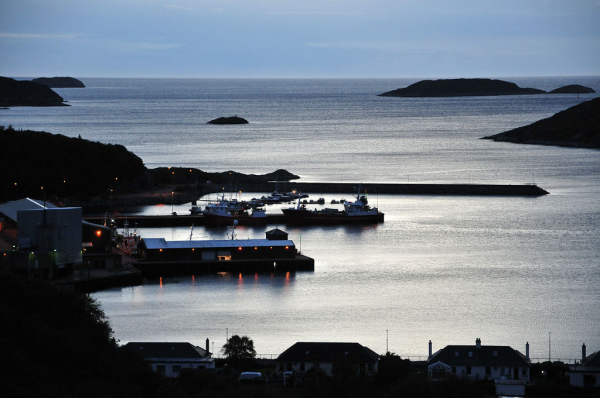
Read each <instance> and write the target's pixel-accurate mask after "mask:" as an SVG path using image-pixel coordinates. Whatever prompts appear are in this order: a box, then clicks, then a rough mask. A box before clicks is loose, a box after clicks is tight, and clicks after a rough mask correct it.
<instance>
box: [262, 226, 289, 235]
mask: <svg viewBox="0 0 600 398" xmlns="http://www.w3.org/2000/svg"><path fill="white" fill-rule="evenodd" d="M265 233H266V234H267V236H288V233H287V232H285V231H282V230H281V229H279V228H275V229H272V230H270V231H267V232H265Z"/></svg>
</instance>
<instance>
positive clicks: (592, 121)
mask: <svg viewBox="0 0 600 398" xmlns="http://www.w3.org/2000/svg"><path fill="white" fill-rule="evenodd" d="M483 139H489V140H494V141H505V142H514V143H518V144H534V145H556V146H564V147H577V148H595V149H600V98H594V99H593V100H590V101H586V102H582V103H581V104H579V105H575V106H573V107H571V108H569V109H567V110H564V111H562V112H559V113H557V114H555V115H554V116H551V117H549V118H547V119H542V120H539V121H537V122H535V123H533V124H530V125H528V126H524V127H519V128H516V129H514V130H509V131H506V132H503V133H500V134H496V135H492V136H489V137H483Z"/></svg>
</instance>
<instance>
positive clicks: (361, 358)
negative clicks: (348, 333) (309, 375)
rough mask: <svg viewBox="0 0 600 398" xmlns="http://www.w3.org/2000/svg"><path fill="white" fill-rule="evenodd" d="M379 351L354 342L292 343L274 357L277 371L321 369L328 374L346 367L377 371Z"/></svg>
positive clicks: (359, 371) (357, 372)
mask: <svg viewBox="0 0 600 398" xmlns="http://www.w3.org/2000/svg"><path fill="white" fill-rule="evenodd" d="M378 361H379V354H377V353H376V352H374V351H372V350H371V349H369V348H367V347H364V346H362V345H360V344H358V343H312V342H300V343H296V344H294V345H293V346H291V347H290V348H288V349H287V350H285V351H284V352H283V353H282V354H281V355H279V357H278V358H277V372H278V373H279V374H281V373H283V372H292V371H293V372H300V373H303V372H306V371H309V370H310V369H313V368H315V369H321V370H323V371H324V372H325V374H326V375H328V376H332V375H333V374H334V373H335V372H336V371H337V370H338V369H341V368H346V367H347V366H350V367H351V368H352V370H353V371H354V372H356V374H359V375H370V374H374V373H377V370H378Z"/></svg>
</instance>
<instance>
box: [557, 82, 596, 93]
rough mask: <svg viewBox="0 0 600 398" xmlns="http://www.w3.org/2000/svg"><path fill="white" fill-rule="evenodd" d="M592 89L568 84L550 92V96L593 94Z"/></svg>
mask: <svg viewBox="0 0 600 398" xmlns="http://www.w3.org/2000/svg"><path fill="white" fill-rule="evenodd" d="M594 93H595V91H594V89H593V88H590V87H585V86H582V85H580V84H570V85H568V86H564V87H559V88H557V89H554V90H552V91H550V94H594Z"/></svg>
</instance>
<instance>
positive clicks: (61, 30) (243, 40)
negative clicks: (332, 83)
mask: <svg viewBox="0 0 600 398" xmlns="http://www.w3.org/2000/svg"><path fill="white" fill-rule="evenodd" d="M0 51H1V53H0V75H2V76H13V77H39V76H73V77H509V76H562V75H600V0H497V1H492V0H433V1H427V0H294V1H292V0H0Z"/></svg>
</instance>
